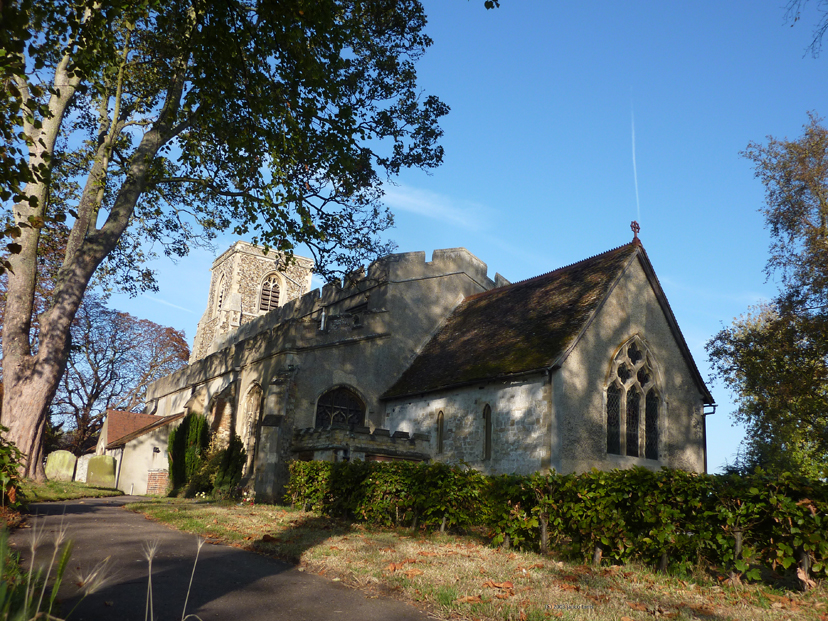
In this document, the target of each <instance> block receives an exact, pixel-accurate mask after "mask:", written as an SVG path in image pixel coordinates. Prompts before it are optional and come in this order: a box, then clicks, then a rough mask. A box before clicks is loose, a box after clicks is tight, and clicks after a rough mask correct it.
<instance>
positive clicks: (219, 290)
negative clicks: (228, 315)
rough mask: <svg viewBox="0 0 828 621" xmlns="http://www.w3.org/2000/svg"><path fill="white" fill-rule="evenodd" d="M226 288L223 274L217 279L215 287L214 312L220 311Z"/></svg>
mask: <svg viewBox="0 0 828 621" xmlns="http://www.w3.org/2000/svg"><path fill="white" fill-rule="evenodd" d="M225 288H226V285H225V280H224V274H222V275H221V276H220V277H219V281H218V285H216V312H219V311H220V310H221V306H222V304H224V290H225Z"/></svg>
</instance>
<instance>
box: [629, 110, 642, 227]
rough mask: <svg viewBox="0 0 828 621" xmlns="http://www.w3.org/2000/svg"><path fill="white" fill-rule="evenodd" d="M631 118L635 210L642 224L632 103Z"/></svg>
mask: <svg viewBox="0 0 828 621" xmlns="http://www.w3.org/2000/svg"><path fill="white" fill-rule="evenodd" d="M630 117H631V118H632V156H633V178H634V179H635V208H636V213H637V215H638V218H637V219H638V221H639V222H641V203H640V202H639V200H638V168H636V165H635V110H633V103H632V101H630Z"/></svg>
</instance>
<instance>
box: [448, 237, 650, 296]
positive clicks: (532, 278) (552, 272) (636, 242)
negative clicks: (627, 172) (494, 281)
mask: <svg viewBox="0 0 828 621" xmlns="http://www.w3.org/2000/svg"><path fill="white" fill-rule="evenodd" d="M630 246H635V247H637V248H640V249H641V250H642V251H643V250H644V246H643V245H642V244H641V241H640V240H633V241H631V242H629V243H626V244H622V245H620V246H617V247H615V248H611V249H610V250H605V251H604V252H599V253H598V254H594V255H592V256H590V257H587V258H585V259H581V260H580V261H575V262H574V263H569V264H567V265H562V266H561V267H556V268H555V269H554V270H550V271H548V272H544V273H543V274H538V275H537V276H530V277H529V278H524V279H523V280H518V281H516V282H513V283H509V284H508V285H505V286H503V287H497V288H495V289H489V290H488V291H481V292H480V293H474V294H472V295H469V296H466V298H465V299H464V300H463V302H469V301H471V300H475V299H477V298H482V297H484V296H486V295H488V294H490V293H494V292H502V291H507V290H509V289H512V288H514V287H517V286H519V285H525V284H527V283H530V282H534V281H537V280H540V279H542V278H547V277H550V276H553V275H555V274H557V273H559V272H562V271H564V270H567V269H571V268H573V267H576V266H578V265H581V264H583V263H586V262H588V261H593V260H595V259H598V258H601V257H604V256H606V255H609V254H612V253H613V252H618V251H619V250H622V249H624V248H629V247H630Z"/></svg>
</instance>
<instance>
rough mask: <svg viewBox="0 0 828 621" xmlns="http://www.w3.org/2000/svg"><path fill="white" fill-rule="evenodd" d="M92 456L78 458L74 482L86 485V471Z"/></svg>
mask: <svg viewBox="0 0 828 621" xmlns="http://www.w3.org/2000/svg"><path fill="white" fill-rule="evenodd" d="M90 459H92V455H81V456H80V457H78V464H77V466H75V481H78V482H79V483H86V471H87V468H88V466H89V460H90Z"/></svg>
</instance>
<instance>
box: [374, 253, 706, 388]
mask: <svg viewBox="0 0 828 621" xmlns="http://www.w3.org/2000/svg"><path fill="white" fill-rule="evenodd" d="M636 257H640V258H641V259H642V265H643V266H644V269H645V272H646V273H647V276H648V278H649V279H650V282H651V283H652V284H653V287H654V289H655V291H656V296H657V297H658V298H659V301H660V302H661V304H662V308H663V309H664V311H665V315H666V316H667V319H668V322H669V323H670V324H671V328H673V333H674V335H675V336H676V340H677V342H678V343H679V347H682V348H683V351H684V353H685V357H686V358H687V359H688V360H689V365H690V367H691V370H692V371H693V372H694V373H695V375H696V380H697V383H698V384H699V385H700V389H701V390H702V393H703V394H704V395H705V397H709V402H710V403H712V397H710V393H709V392H708V391H707V388H706V387H705V385H704V381H703V380H702V379H701V375H700V374H699V373H698V370H697V369H696V366H695V363H694V362H693V359H692V356H691V355H690V352H689V349H688V348H687V345H686V343H685V341H684V337H683V336H682V335H681V332H680V331H679V329H678V324H677V323H676V322H675V318H674V317H673V314H672V311H671V310H670V308H669V305H668V304H667V300H666V298H665V297H664V294H663V292H662V291H661V286H660V285H659V283H658V281H657V279H656V278H655V273H654V272H653V271H652V266H650V263H649V260H648V259H647V256H646V253H645V252H644V248H643V247H642V246H641V244H640V242H639V241H638V240H634V241H633V242H631V243H629V244H626V245H624V246H621V247H619V248H615V249H614V250H610V251H608V252H605V253H603V254H599V255H597V256H594V257H591V258H589V259H585V260H583V261H579V262H578V263H574V264H572V265H569V266H566V267H562V268H560V269H557V270H555V271H552V272H549V273H547V274H542V275H541V276H536V277H535V278H530V279H528V280H524V281H521V282H517V283H514V284H512V285H508V286H505V287H500V288H497V289H491V290H489V291H485V292H483V293H478V294H476V295H473V296H469V297H468V298H466V299H465V300H464V301H463V302H462V303H461V304H460V305H459V306H458V307H457V308H456V309H455V310H454V312H453V313H452V314H451V315H450V316H449V317H448V319H447V320H446V323H445V324H444V326H443V327H442V328H441V329H440V330H439V331H438V332H437V334H436V335H435V336H434V337H433V338H432V339H431V340H430V341H429V342H428V343H427V344H426V345H425V347H424V348H423V350H422V352H420V354H419V355H418V356H417V357H416V358H415V360H414V362H413V363H412V364H411V366H410V367H409V368H408V369H407V370H406V371H405V372H404V373H403V375H402V376H401V377H400V379H399V380H398V381H397V382H396V383H395V384H394V385H393V386H392V387H391V388H390V389H389V390H388V391H386V392H385V394H384V395H383V398H392V397H402V396H405V395H412V394H418V393H425V392H430V391H433V390H439V389H441V388H448V387H450V386H458V385H463V384H468V383H473V382H475V381H480V380H486V379H493V378H497V377H504V376H508V375H516V374H522V373H527V372H531V371H540V370H542V369H551V368H555V367H557V366H559V365H560V364H561V363H562V361H563V359H564V358H565V357H566V355H567V354H568V352H569V351H570V350H571V348H572V347H573V346H574V345H575V343H576V342H577V340H578V338H579V337H580V335H581V334H582V333H583V331H584V330H585V329H586V328H587V326H588V325H589V323H590V321H591V320H592V317H593V316H594V315H595V312H596V310H597V309H598V308H599V306H600V305H601V303H602V302H603V301H604V300H605V299H606V297H607V296H608V294H609V293H610V291H611V290H612V288H613V286H614V284H615V283H616V282H617V281H618V279H619V278H620V277H621V275H622V274H623V273H624V271H625V270H626V268H627V266H628V265H629V264H630V263H631V262H632V261H633V260H634V259H635V258H636Z"/></svg>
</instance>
